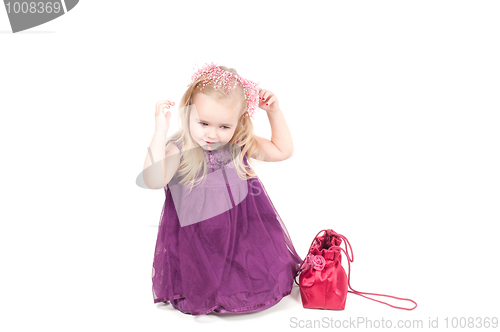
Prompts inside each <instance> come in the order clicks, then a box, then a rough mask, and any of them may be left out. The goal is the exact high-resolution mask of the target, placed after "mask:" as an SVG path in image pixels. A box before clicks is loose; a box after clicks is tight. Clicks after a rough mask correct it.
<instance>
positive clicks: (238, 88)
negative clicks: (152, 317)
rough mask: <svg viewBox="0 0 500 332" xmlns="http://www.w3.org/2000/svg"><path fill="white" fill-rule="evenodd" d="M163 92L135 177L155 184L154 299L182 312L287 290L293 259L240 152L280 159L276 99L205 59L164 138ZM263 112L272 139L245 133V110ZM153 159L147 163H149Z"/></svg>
mask: <svg viewBox="0 0 500 332" xmlns="http://www.w3.org/2000/svg"><path fill="white" fill-rule="evenodd" d="M173 105H174V103H173V102H171V101H168V100H165V101H160V102H158V103H157V105H156V113H155V117H156V120H155V122H156V129H155V134H154V136H153V140H152V142H151V145H150V147H149V150H148V154H147V155H146V160H145V163H144V172H143V178H144V182H145V183H146V185H147V186H148V187H149V188H151V189H161V188H163V189H164V190H165V196H166V198H165V204H164V205H163V210H162V214H161V218H160V224H159V229H158V237H157V242H156V248H155V255H154V261H153V271H152V281H153V297H154V303H158V302H164V303H168V302H170V303H171V304H172V305H173V306H174V307H175V308H176V309H178V310H180V311H181V312H183V313H185V314H191V315H203V314H209V313H212V312H213V313H248V312H256V311H261V310H265V309H267V308H270V307H272V306H274V305H275V304H277V303H278V302H279V301H280V300H281V299H282V298H283V297H284V296H287V295H289V294H290V293H291V290H292V286H293V278H294V275H295V273H296V272H297V270H298V267H299V264H300V262H301V261H302V259H301V258H300V257H299V255H298V254H297V253H296V251H295V248H294V246H293V244H292V241H291V239H290V236H289V234H288V232H287V230H286V227H285V225H284V224H283V221H282V220H281V218H280V216H279V215H278V212H277V211H276V209H275V208H274V206H273V204H272V202H271V199H270V198H269V196H268V194H267V192H266V190H265V189H264V186H263V184H262V182H261V181H260V180H259V178H258V177H257V175H256V174H255V172H254V171H253V169H252V167H250V165H249V163H248V159H247V158H253V159H256V160H261V161H281V160H285V159H287V158H290V157H291V155H292V153H293V143H292V137H291V134H290V130H289V129H288V126H287V124H286V122H285V119H284V116H283V113H282V111H281V110H280V107H279V104H278V99H277V97H276V95H274V94H273V93H272V92H271V91H269V90H263V89H260V88H258V86H257V84H256V83H254V82H252V81H250V80H247V79H243V78H241V77H240V76H239V75H238V74H237V72H236V70H234V69H232V68H231V69H229V68H227V67H224V66H217V65H215V64H213V63H212V64H206V65H204V66H203V67H202V68H201V69H199V70H198V71H197V72H196V73H195V74H194V75H193V77H192V80H191V83H190V84H189V85H188V89H187V91H186V92H185V93H184V95H183V97H182V98H181V100H180V108H179V119H180V122H181V126H180V127H181V129H180V130H179V131H178V132H177V133H175V134H173V135H172V136H171V137H170V139H169V140H168V141H167V144H166V145H165V141H166V137H167V132H168V128H169V126H170V117H171V113H170V111H167V113H166V114H164V109H165V108H167V109H168V108H170V107H171V106H173ZM257 107H259V108H261V109H263V110H265V111H266V112H267V114H268V118H269V121H270V124H271V129H272V141H269V140H267V139H265V138H262V137H259V136H255V135H254V134H253V125H252V121H251V119H250V118H251V117H252V116H253V113H254V112H255V111H256V110H257ZM155 160H156V161H157V162H155Z"/></svg>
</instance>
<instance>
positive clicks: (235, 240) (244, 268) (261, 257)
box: [152, 156, 302, 315]
mask: <svg viewBox="0 0 500 332" xmlns="http://www.w3.org/2000/svg"><path fill="white" fill-rule="evenodd" d="M244 163H245V164H246V165H248V163H247V161H246V156H245V158H244ZM245 182H246V186H247V190H248V194H247V195H246V196H245V197H244V198H243V199H242V200H241V201H239V200H238V202H233V205H234V206H232V208H230V209H228V210H227V211H224V212H222V213H220V214H218V215H215V216H213V217H210V218H208V219H206V220H203V221H201V222H196V223H192V224H188V225H184V226H183V225H182V223H181V222H180V221H179V217H178V213H177V210H176V207H175V204H174V199H173V197H172V191H171V190H170V188H169V185H167V186H166V187H165V203H164V205H163V210H162V213H161V218H160V224H159V228H158V237H157V241H156V248H155V254H154V261H153V271H152V281H153V297H154V303H159V302H165V303H168V302H170V303H171V304H172V305H173V306H174V307H175V308H176V309H178V310H179V311H181V312H183V313H186V314H191V315H203V314H208V313H212V312H213V313H248V312H256V311H261V310H265V309H267V308H270V307H272V306H274V305H275V304H277V303H278V302H279V301H280V300H281V299H282V298H283V297H284V296H286V295H289V294H290V293H291V290H292V287H293V277H294V275H295V273H296V272H297V270H298V267H299V264H300V262H301V261H302V259H301V258H300V257H299V255H298V254H297V253H296V251H295V248H294V246H293V244H292V241H291V239H290V236H289V234H288V232H287V230H286V227H285V225H284V223H283V221H282V220H281V218H280V216H279V215H278V213H277V211H276V209H275V208H274V206H273V204H272V202H271V199H270V198H269V196H268V194H267V192H266V190H265V188H264V186H263V184H262V182H261V181H260V179H259V178H253V179H248V180H246V181H245ZM213 190H215V189H213ZM218 190H227V188H222V187H221V188H220V189H218ZM216 194H217V193H216V192H211V193H210V195H216ZM211 197H212V196H211ZM235 203H236V204H235Z"/></svg>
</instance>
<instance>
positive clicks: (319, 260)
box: [311, 255, 326, 271]
mask: <svg viewBox="0 0 500 332" xmlns="http://www.w3.org/2000/svg"><path fill="white" fill-rule="evenodd" d="M312 256H313V257H312V259H311V265H312V268H313V269H315V270H317V271H321V270H323V268H324V267H325V264H326V260H325V257H323V256H321V255H312Z"/></svg>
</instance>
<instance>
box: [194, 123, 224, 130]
mask: <svg viewBox="0 0 500 332" xmlns="http://www.w3.org/2000/svg"><path fill="white" fill-rule="evenodd" d="M198 123H199V124H201V126H202V127H203V125H206V123H205V122H201V121H200V122H198ZM222 127H225V128H227V129H229V127H228V126H222Z"/></svg>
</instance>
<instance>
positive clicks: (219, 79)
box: [188, 62, 259, 119]
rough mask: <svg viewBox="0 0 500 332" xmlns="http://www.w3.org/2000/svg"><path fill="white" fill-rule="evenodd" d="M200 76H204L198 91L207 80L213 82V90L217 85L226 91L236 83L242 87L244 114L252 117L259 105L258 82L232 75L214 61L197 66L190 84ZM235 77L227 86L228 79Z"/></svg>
mask: <svg viewBox="0 0 500 332" xmlns="http://www.w3.org/2000/svg"><path fill="white" fill-rule="evenodd" d="M201 76H203V77H204V78H205V80H204V81H203V86H202V87H201V88H200V91H201V90H203V88H204V87H205V86H206V85H207V83H208V82H210V81H213V82H214V83H215V90H217V85H220V86H221V87H225V88H226V93H228V92H229V91H230V90H232V89H234V88H235V87H236V84H237V83H240V85H241V86H242V87H243V91H244V93H245V99H246V100H247V113H246V114H245V115H244V116H249V117H250V118H252V119H253V115H254V113H255V111H256V110H257V108H258V106H259V87H258V83H255V82H253V81H250V80H247V79H244V78H242V77H240V76H238V75H234V74H233V73H230V72H228V71H225V70H223V69H220V68H219V67H218V66H217V65H216V64H215V63H213V62H212V63H210V64H208V63H206V64H205V65H203V66H202V67H201V68H199V69H198V70H197V71H196V72H195V73H194V74H193V76H192V77H191V83H190V84H189V85H188V87H189V86H191V85H192V84H193V83H194V82H195V81H196V80H198V79H199V78H200V77H201ZM232 78H235V79H236V81H235V82H234V86H233V87H230V86H229V81H230V79H232Z"/></svg>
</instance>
